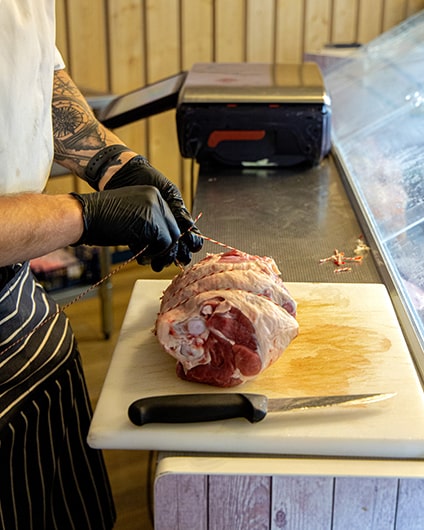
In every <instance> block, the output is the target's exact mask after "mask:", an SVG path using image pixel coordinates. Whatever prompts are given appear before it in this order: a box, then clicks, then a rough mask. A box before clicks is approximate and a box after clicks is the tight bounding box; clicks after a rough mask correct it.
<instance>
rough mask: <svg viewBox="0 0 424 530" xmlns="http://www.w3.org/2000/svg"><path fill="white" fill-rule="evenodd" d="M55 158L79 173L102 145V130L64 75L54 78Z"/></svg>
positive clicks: (76, 90) (103, 141)
mask: <svg viewBox="0 0 424 530" xmlns="http://www.w3.org/2000/svg"><path fill="white" fill-rule="evenodd" d="M53 133H54V144H55V159H56V160H57V161H59V162H61V161H62V162H63V161H66V162H67V164H66V165H67V166H69V169H71V170H72V171H74V172H75V173H77V174H81V173H82V172H83V169H84V168H85V166H86V165H87V162H88V160H90V158H91V157H92V156H93V155H94V154H95V153H96V152H97V151H98V150H99V149H101V148H102V147H104V146H105V145H106V142H105V135H104V131H103V130H102V128H101V127H100V124H99V122H98V121H97V120H96V118H95V116H94V114H93V112H92V110H91V108H90V107H89V105H88V104H87V102H86V100H85V99H84V97H83V96H82V95H81V93H80V92H79V90H78V88H77V87H76V86H75V85H74V83H73V82H72V80H71V79H70V78H69V77H68V76H67V75H66V76H65V75H61V74H59V75H58V74H56V75H55V76H54V90H53Z"/></svg>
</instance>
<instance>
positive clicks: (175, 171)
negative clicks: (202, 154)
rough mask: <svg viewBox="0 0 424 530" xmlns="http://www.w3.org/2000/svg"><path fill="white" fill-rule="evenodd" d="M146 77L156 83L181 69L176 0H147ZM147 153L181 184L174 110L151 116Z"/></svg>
mask: <svg viewBox="0 0 424 530" xmlns="http://www.w3.org/2000/svg"><path fill="white" fill-rule="evenodd" d="M145 4H146V12H145V17H146V18H145V19H146V24H145V31H146V47H147V53H146V74H147V75H146V81H147V83H153V82H155V81H158V80H159V79H162V78H164V77H167V76H170V75H172V74H175V73H176V72H178V71H180V70H181V56H180V10H179V7H180V4H179V2H176V1H175V0H146V2H145ZM148 135H149V143H148V148H147V150H146V154H147V156H148V157H149V159H150V161H151V162H152V164H153V165H154V166H156V167H157V169H159V170H160V171H162V172H163V173H165V175H167V176H168V177H169V178H170V179H171V180H172V181H173V182H175V183H176V184H177V185H181V165H180V157H179V148H178V141H177V134H176V125H175V111H168V112H164V113H163V114H159V115H157V116H154V117H153V118H149V120H148Z"/></svg>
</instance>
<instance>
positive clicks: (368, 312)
mask: <svg viewBox="0 0 424 530" xmlns="http://www.w3.org/2000/svg"><path fill="white" fill-rule="evenodd" d="M168 283H169V282H168V281H167V280H139V281H137V282H136V284H135V287H134V290H133V293H132V297H131V300H130V303H129V306H128V310H127V314H126V317H125V320H124V323H123V326H122V330H121V333H120V337H119V340H118V343H117V345H116V349H115V351H114V354H113V357H112V361H111V364H110V367H109V370H108V374H107V377H106V379H105V382H104V386H103V389H102V391H101V395H100V398H99V401H98V403H97V407H96V410H95V413H94V417H93V420H92V424H91V428H90V432H89V435H88V442H89V444H90V445H91V446H92V447H95V448H108V449H154V450H166V451H168V450H169V451H202V452H208V451H212V452H226V453H228V452H234V453H266V454H271V453H272V454H293V455H295V454H297V455H299V454H302V455H332V456H336V455H338V456H362V457H394V458H422V457H423V456H424V399H423V392H422V388H421V386H420V382H419V380H418V377H417V375H416V371H415V369H414V366H413V363H412V360H411V358H410V355H409V352H408V349H407V346H406V344H405V341H404V339H403V335H402V333H401V330H400V328H399V325H398V322H397V319H396V316H395V313H394V311H393V308H392V305H391V301H390V298H389V296H388V293H387V291H386V289H385V287H384V286H383V285H379V284H378V285H377V284H335V283H329V284H322V283H321V284H319V283H288V284H287V287H288V289H289V291H290V292H291V294H292V295H293V296H294V298H295V299H296V300H297V302H298V321H299V325H300V333H299V336H298V337H297V338H296V339H295V340H294V341H293V342H292V344H291V345H290V346H289V348H288V349H287V350H286V351H285V352H284V354H283V355H282V357H281V358H280V359H279V360H278V361H277V362H276V363H275V364H274V365H273V366H271V367H270V368H269V369H268V370H266V371H265V372H264V373H263V374H261V375H260V376H259V377H258V378H257V379H256V380H255V381H251V382H248V383H246V384H244V385H242V386H239V387H235V388H232V389H231V390H230V391H232V392H238V391H243V392H244V391H246V392H258V393H263V394H266V395H267V396H268V397H283V396H287V397H292V396H307V395H325V394H345V393H346V394H347V393H352V394H356V393H362V392H396V393H397V395H396V396H395V397H394V398H392V399H389V400H387V401H384V402H379V403H374V404H372V405H367V406H362V407H334V408H331V409H330V408H327V409H315V410H311V411H296V412H294V411H293V412H289V413H278V414H269V415H268V416H267V417H266V418H265V419H264V420H263V421H262V422H260V423H257V424H253V425H252V424H250V423H248V422H247V421H246V420H243V419H234V420H225V421H218V422H209V423H208V422H203V423H198V424H181V425H175V424H172V425H169V424H168V425H166V424H148V425H145V426H143V427H136V426H134V425H132V424H131V422H130V421H129V419H128V416H127V410H128V406H129V405H130V404H131V403H132V402H133V401H134V400H136V399H139V398H141V397H147V396H152V395H159V394H180V393H193V392H224V391H227V392H228V389H219V388H215V387H211V386H207V385H201V384H197V383H191V382H187V381H182V380H180V379H179V378H177V376H176V375H175V360H174V359H173V358H172V357H170V356H169V355H168V354H166V353H165V352H164V351H163V349H162V348H161V346H160V345H159V343H158V342H157V339H156V337H155V335H154V334H153V332H152V329H153V326H154V322H155V318H156V314H157V312H158V309H159V299H160V296H161V293H162V292H163V290H164V289H165V287H166V286H167V285H168Z"/></svg>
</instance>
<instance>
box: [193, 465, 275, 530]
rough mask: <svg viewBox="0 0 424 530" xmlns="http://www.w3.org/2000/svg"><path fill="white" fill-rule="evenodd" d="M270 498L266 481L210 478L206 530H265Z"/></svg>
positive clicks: (268, 481)
mask: <svg viewBox="0 0 424 530" xmlns="http://www.w3.org/2000/svg"><path fill="white" fill-rule="evenodd" d="M270 498H271V478H270V477H265V476H249V475H247V476H236V475H229V476H225V475H218V476H215V475H210V476H209V490H208V501H209V512H208V520H209V525H208V530H224V529H232V530H268V529H269V506H270ZM187 528H188V527H187Z"/></svg>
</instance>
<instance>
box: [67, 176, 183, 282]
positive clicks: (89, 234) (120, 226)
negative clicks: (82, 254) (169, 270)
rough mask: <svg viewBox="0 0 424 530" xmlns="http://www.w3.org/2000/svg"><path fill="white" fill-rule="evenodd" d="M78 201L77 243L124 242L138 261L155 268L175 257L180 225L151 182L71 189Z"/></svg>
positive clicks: (114, 243) (116, 243)
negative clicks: (80, 219) (88, 190)
mask: <svg viewBox="0 0 424 530" xmlns="http://www.w3.org/2000/svg"><path fill="white" fill-rule="evenodd" d="M71 195H72V196H74V197H75V198H76V199H77V200H78V201H79V202H80V203H81V204H82V213H83V220H84V233H83V235H82V237H81V239H80V240H79V241H78V243H77V244H86V245H98V246H117V245H127V246H129V248H130V249H131V250H132V252H134V254H136V253H138V252H139V251H140V250H142V249H143V248H145V247H147V248H146V250H145V251H144V252H143V253H142V254H141V255H140V256H139V257H138V258H137V261H138V262H139V263H141V264H147V263H150V264H151V267H152V269H153V270H155V271H157V272H158V271H161V270H162V269H163V267H165V266H167V265H170V264H171V263H173V261H174V260H175V259H176V255H177V251H178V246H179V244H178V238H179V237H180V229H179V228H178V225H177V222H176V220H175V217H174V216H173V214H172V212H171V210H170V208H169V206H168V205H167V203H166V202H165V201H164V200H163V199H162V197H161V195H160V193H159V191H158V190H157V188H155V187H153V186H131V187H127V188H121V189H119V190H108V191H99V192H96V193H86V194H78V193H71Z"/></svg>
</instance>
